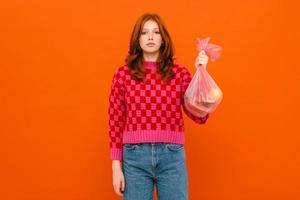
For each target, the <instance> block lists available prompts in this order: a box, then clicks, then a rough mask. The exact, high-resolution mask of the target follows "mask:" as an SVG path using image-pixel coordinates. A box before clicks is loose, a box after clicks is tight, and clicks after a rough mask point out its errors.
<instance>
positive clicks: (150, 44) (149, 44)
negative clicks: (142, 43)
mask: <svg viewBox="0 0 300 200" xmlns="http://www.w3.org/2000/svg"><path fill="white" fill-rule="evenodd" d="M154 45H155V43H148V44H147V46H154Z"/></svg>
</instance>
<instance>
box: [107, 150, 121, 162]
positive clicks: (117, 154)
mask: <svg viewBox="0 0 300 200" xmlns="http://www.w3.org/2000/svg"><path fill="white" fill-rule="evenodd" d="M110 159H111V160H123V149H119V148H111V149H110Z"/></svg>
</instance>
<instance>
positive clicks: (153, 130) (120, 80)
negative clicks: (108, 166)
mask: <svg viewBox="0 0 300 200" xmlns="http://www.w3.org/2000/svg"><path fill="white" fill-rule="evenodd" d="M143 64H144V66H145V69H146V79H145V82H137V81H135V80H134V79H132V78H131V77H130V72H129V70H130V69H129V67H128V66H127V65H124V66H121V67H119V68H118V69H117V70H116V71H115V73H114V76H113V80H112V85H111V92H110V95H109V109H108V114H109V144H110V159H111V160H123V144H124V143H144V142H167V143H178V144H184V122H183V117H182V111H181V107H182V108H183V110H184V112H185V113H186V115H187V116H188V117H189V118H190V119H192V120H193V121H194V122H196V123H198V124H204V123H205V122H206V120H207V119H208V117H209V114H207V115H206V116H204V117H196V116H194V115H192V114H191V113H190V112H189V111H188V110H187V109H186V107H185V105H184V103H183V101H184V98H183V97H184V93H185V90H186V89H187V87H188V85H189V83H190V81H191V79H192V76H191V74H190V73H189V71H188V70H187V68H186V67H184V66H182V65H180V64H174V66H173V67H172V70H173V72H174V73H175V77H174V78H173V79H172V80H171V81H170V82H169V83H168V84H165V83H163V81H162V80H161V79H159V78H158V77H157V74H158V73H157V72H156V66H157V63H156V62H155V61H143Z"/></svg>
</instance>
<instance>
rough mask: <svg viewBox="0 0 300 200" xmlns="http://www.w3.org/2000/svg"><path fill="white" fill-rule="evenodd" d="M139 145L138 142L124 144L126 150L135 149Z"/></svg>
mask: <svg viewBox="0 0 300 200" xmlns="http://www.w3.org/2000/svg"><path fill="white" fill-rule="evenodd" d="M137 146H138V144H129V143H127V144H123V148H124V150H134V149H136V148H137Z"/></svg>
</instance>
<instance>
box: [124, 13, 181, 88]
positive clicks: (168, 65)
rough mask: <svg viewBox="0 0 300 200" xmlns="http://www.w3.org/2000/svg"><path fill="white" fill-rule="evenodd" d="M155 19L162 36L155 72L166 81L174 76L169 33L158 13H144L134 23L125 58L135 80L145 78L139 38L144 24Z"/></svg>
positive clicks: (172, 49) (172, 50) (171, 44)
mask: <svg viewBox="0 0 300 200" xmlns="http://www.w3.org/2000/svg"><path fill="white" fill-rule="evenodd" d="M149 20H152V21H155V22H156V23H157V24H158V27H159V30H160V34H161V36H162V44H161V46H160V49H159V56H158V59H157V60H156V62H157V65H158V66H157V72H158V73H159V74H160V75H161V78H162V80H163V81H164V82H165V83H166V82H168V81H170V80H171V79H172V78H173V77H174V75H175V74H174V72H173V71H172V66H173V65H174V60H175V58H173V52H174V47H173V42H172V40H171V37H170V34H169V32H168V30H167V28H166V26H165V24H164V22H163V20H162V19H161V17H160V16H159V15H158V14H155V13H145V14H143V15H142V16H140V17H139V18H138V20H137V22H136V23H135V25H134V28H133V31H132V33H131V38H130V45H129V51H128V55H127V57H126V58H125V62H126V64H127V66H128V67H129V68H130V71H131V77H132V78H133V79H135V80H137V81H143V80H144V78H145V68H144V67H143V66H142V61H143V50H142V48H141V46H140V44H139V38H140V35H141V32H142V28H143V26H144V24H145V23H146V22H147V21H149Z"/></svg>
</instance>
